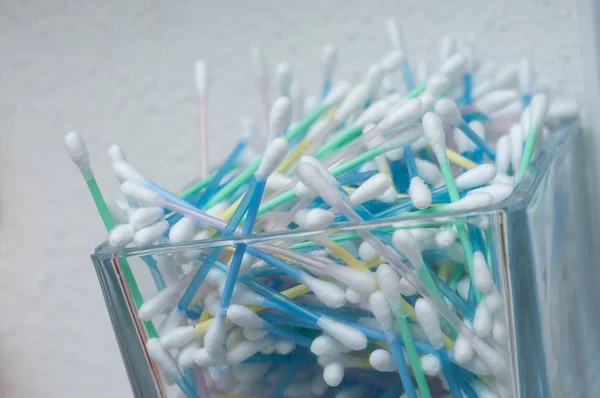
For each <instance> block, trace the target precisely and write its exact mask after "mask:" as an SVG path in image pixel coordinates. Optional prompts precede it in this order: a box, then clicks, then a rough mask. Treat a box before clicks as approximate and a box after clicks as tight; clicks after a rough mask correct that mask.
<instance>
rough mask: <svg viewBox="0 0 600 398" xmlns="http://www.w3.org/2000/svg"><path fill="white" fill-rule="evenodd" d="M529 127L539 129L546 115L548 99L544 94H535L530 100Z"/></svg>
mask: <svg viewBox="0 0 600 398" xmlns="http://www.w3.org/2000/svg"><path fill="white" fill-rule="evenodd" d="M529 112H530V117H531V126H532V127H533V128H536V129H539V128H541V126H542V124H543V123H544V119H545V118H546V115H547V114H548V97H547V96H546V95H545V94H536V95H534V96H533V98H531V105H530V111H529Z"/></svg>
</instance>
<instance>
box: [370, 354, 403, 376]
mask: <svg viewBox="0 0 600 398" xmlns="http://www.w3.org/2000/svg"><path fill="white" fill-rule="evenodd" d="M369 364H370V365H371V366H372V367H373V369H375V370H377V371H379V372H393V371H395V370H396V366H395V364H394V358H393V357H392V354H390V352H389V351H387V350H384V349H377V350H374V351H373V352H372V353H371V355H369Z"/></svg>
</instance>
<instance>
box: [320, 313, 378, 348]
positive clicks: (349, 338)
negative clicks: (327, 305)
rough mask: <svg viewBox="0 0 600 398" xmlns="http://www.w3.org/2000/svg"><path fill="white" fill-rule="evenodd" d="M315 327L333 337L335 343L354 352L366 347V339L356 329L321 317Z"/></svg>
mask: <svg viewBox="0 0 600 398" xmlns="http://www.w3.org/2000/svg"><path fill="white" fill-rule="evenodd" d="M317 325H318V326H319V327H320V328H321V329H323V330H324V331H325V332H327V333H329V334H330V335H331V336H333V337H334V338H335V339H336V340H337V341H339V342H340V343H342V344H343V345H345V346H346V347H348V348H351V349H353V350H355V351H359V350H363V349H364V348H365V347H366V346H367V337H366V336H365V335H364V333H363V332H361V331H360V330H358V329H355V328H353V327H351V326H348V325H345V324H343V323H340V322H337V321H334V320H333V319H331V318H328V317H326V316H321V317H320V318H319V320H318V321H317Z"/></svg>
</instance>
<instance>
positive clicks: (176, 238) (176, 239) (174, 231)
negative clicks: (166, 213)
mask: <svg viewBox="0 0 600 398" xmlns="http://www.w3.org/2000/svg"><path fill="white" fill-rule="evenodd" d="M193 237H194V221H192V220H190V219H189V218H186V217H183V218H182V219H181V220H179V221H177V222H176V223H175V224H173V226H172V227H171V229H170V230H169V241H170V242H171V243H181V242H187V241H189V240H192V238H193Z"/></svg>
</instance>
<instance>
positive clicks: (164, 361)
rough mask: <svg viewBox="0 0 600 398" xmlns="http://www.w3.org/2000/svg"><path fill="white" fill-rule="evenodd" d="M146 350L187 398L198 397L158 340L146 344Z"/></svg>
mask: <svg viewBox="0 0 600 398" xmlns="http://www.w3.org/2000/svg"><path fill="white" fill-rule="evenodd" d="M146 350H147V352H148V355H149V356H150V358H152V360H153V361H154V362H155V363H156V364H157V365H158V367H159V368H160V369H161V370H162V371H163V372H165V374H166V376H167V377H168V378H169V379H171V380H172V381H173V382H175V383H176V384H177V385H178V386H179V388H180V389H181V391H183V393H184V394H185V396H186V397H187V398H195V397H198V394H197V393H196V391H195V390H194V388H193V387H192V386H190V385H189V383H188V381H187V380H186V379H185V377H184V376H183V374H182V373H181V371H180V370H179V367H178V366H177V363H176V362H175V360H174V359H173V357H171V355H170V354H169V352H168V351H166V350H165V349H163V348H162V346H161V345H160V342H159V341H158V339H150V340H148V342H147V343H146Z"/></svg>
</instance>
